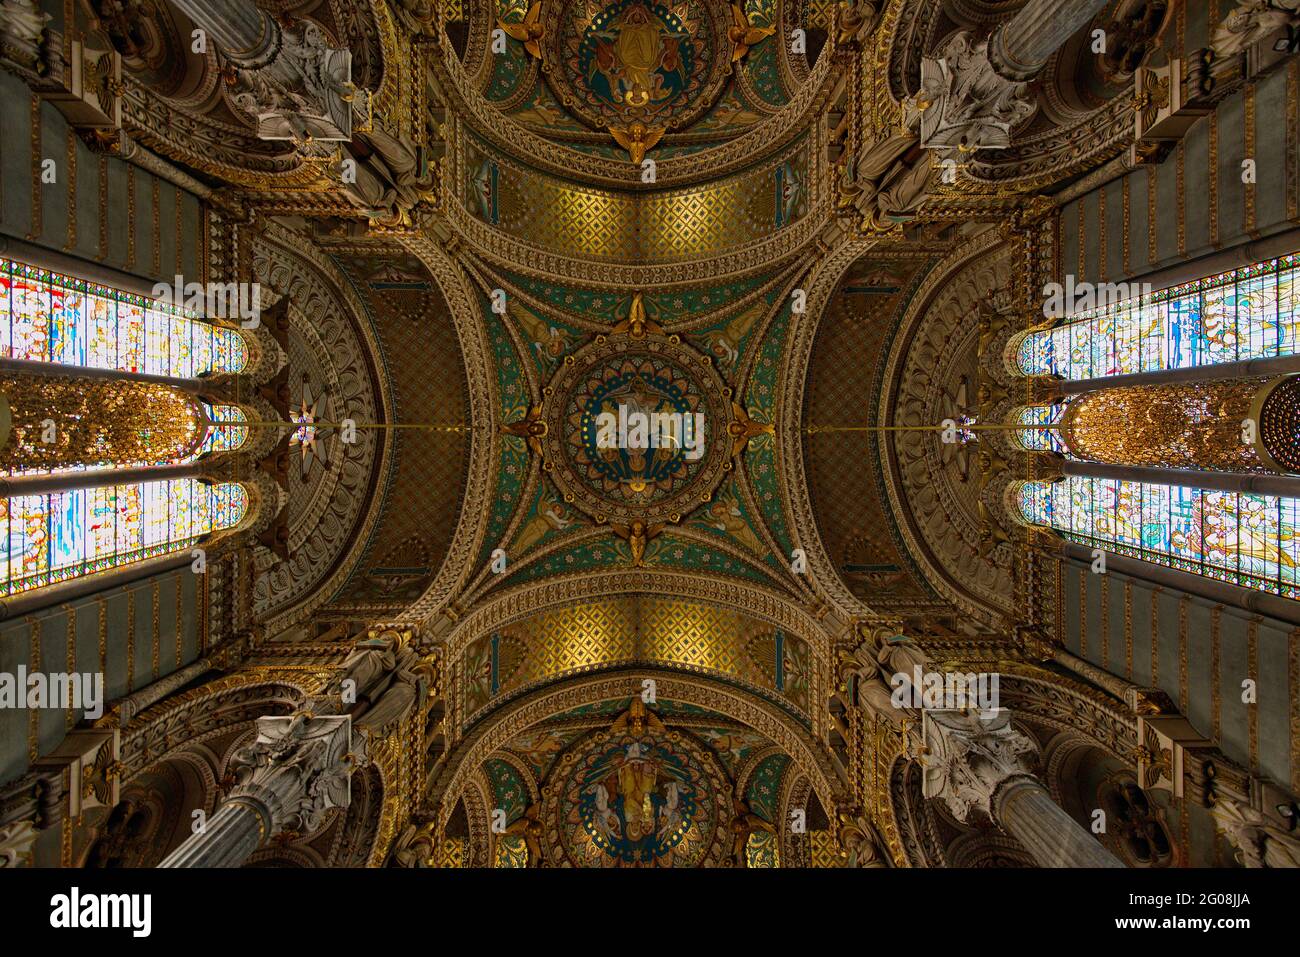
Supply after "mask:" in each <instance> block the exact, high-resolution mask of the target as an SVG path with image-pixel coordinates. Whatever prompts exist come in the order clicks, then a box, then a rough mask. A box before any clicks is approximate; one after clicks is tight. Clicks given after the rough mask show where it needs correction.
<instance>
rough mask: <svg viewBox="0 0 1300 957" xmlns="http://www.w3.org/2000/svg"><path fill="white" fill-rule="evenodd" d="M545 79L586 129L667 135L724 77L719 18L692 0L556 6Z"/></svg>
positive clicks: (703, 104) (702, 104) (703, 105)
mask: <svg viewBox="0 0 1300 957" xmlns="http://www.w3.org/2000/svg"><path fill="white" fill-rule="evenodd" d="M557 6H558V7H561V8H566V7H567V9H562V12H559V13H558V14H556V15H555V17H554V18H553V22H556V33H555V39H554V41H553V49H555V51H556V53H557V57H556V59H557V61H558V66H559V69H558V70H557V69H556V68H555V67H554V66H553V67H551V68H550V71H549V72H548V74H547V76H548V80H549V81H550V82H552V83H558V84H559V92H560V94H561V97H562V98H571V108H572V109H573V110H574V111H575V112H576V113H577V115H578V116H579V117H581V118H582V119H583V120H585V121H586V122H588V123H590V124H591V125H592V126H593V127H596V128H602V127H614V128H621V129H625V128H628V127H631V126H632V125H633V124H634V123H635V124H641V125H642V126H644V127H649V128H666V129H674V128H677V127H681V126H685V125H687V124H688V123H689V122H690V121H691V119H693V118H694V117H695V116H697V115H698V114H699V112H700V111H701V110H703V109H706V108H707V107H708V106H709V105H711V102H712V99H713V98H714V97H716V95H717V92H718V91H719V89H720V88H721V85H722V81H723V79H724V77H725V70H724V66H725V62H724V61H723V58H722V57H721V56H719V52H720V51H719V44H718V42H717V38H718V36H719V35H720V34H721V33H722V32H723V31H721V30H720V29H719V26H720V24H721V22H722V21H721V18H720V17H719V15H718V13H717V8H716V7H715V6H714V5H713V4H709V3H702V2H699V0H684V2H681V3H671V2H664V3H657V2H653V0H614V2H613V3H609V4H607V5H605V6H600V5H599V4H598V3H594V2H591V0H583V2H575V3H569V4H557Z"/></svg>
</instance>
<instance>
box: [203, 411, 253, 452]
mask: <svg viewBox="0 0 1300 957" xmlns="http://www.w3.org/2000/svg"><path fill="white" fill-rule="evenodd" d="M203 411H204V413H205V414H206V415H207V417H208V432H207V435H205V436H204V438H203V442H202V444H201V445H200V446H199V451H198V454H199V455H202V454H204V453H206V452H233V451H234V450H235V449H238V448H239V447H240V446H242V445H243V444H244V442H245V441H246V440H247V439H248V426H247V425H243V424H241V423H244V422H247V421H248V417H247V416H245V415H244V412H243V410H242V409H240V408H239V407H238V406H234V405H208V403H206V402H204V403H203Z"/></svg>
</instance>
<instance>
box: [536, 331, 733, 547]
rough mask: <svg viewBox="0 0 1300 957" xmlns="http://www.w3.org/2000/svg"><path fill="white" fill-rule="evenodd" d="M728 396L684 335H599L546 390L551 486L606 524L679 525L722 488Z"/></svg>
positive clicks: (726, 456)
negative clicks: (608, 522) (683, 518)
mask: <svg viewBox="0 0 1300 957" xmlns="http://www.w3.org/2000/svg"><path fill="white" fill-rule="evenodd" d="M728 394H729V392H728V390H727V388H726V385H725V384H724V383H723V381H722V379H721V378H720V377H719V376H718V374H717V372H716V371H715V370H714V368H713V366H712V364H711V363H710V361H709V360H708V358H707V357H706V356H704V355H702V354H700V353H698V352H696V351H695V350H694V349H692V348H690V347H689V346H686V345H684V344H682V343H681V342H680V341H679V340H678V339H677V337H676V336H670V337H666V336H662V335H656V334H646V335H643V336H642V337H641V338H634V337H632V336H630V335H626V336H625V335H616V336H611V337H605V336H598V337H597V338H596V339H595V340H594V341H593V342H592V343H591V344H590V345H588V346H586V347H585V348H583V349H581V350H579V351H578V352H577V353H575V354H574V355H573V356H572V357H570V358H568V359H566V360H565V362H564V364H563V365H562V366H561V367H560V371H559V372H558V373H556V376H555V378H554V379H553V380H552V382H551V384H550V386H549V387H548V388H547V391H546V400H545V402H544V412H543V416H544V418H545V421H546V435H545V438H544V440H543V441H544V454H545V457H546V461H547V467H548V468H549V469H550V475H551V478H552V480H553V481H554V482H555V484H556V486H557V487H558V488H559V490H560V492H561V493H562V494H563V495H564V496H565V501H568V502H572V503H573V504H575V505H576V506H577V507H579V508H581V509H582V510H583V511H585V512H587V513H588V514H590V515H592V516H593V517H595V518H596V519H597V521H602V522H603V521H610V522H613V523H615V524H623V525H630V524H631V523H632V522H633V521H636V520H638V519H639V520H641V521H643V522H645V523H646V524H653V523H656V522H676V521H678V520H680V518H681V516H682V515H684V514H686V513H687V512H689V511H691V510H692V509H694V508H696V507H697V506H699V505H701V504H702V503H703V502H705V501H707V500H708V499H709V498H710V496H711V495H712V493H713V490H714V489H715V488H716V487H717V486H718V484H719V483H720V482H721V480H722V475H723V472H724V471H725V469H726V466H727V463H728V460H729V454H728V449H729V444H730V439H729V437H728V435H727V426H728V423H729V415H730V407H729V405H728Z"/></svg>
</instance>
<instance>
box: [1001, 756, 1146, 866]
mask: <svg viewBox="0 0 1300 957" xmlns="http://www.w3.org/2000/svg"><path fill="white" fill-rule="evenodd" d="M993 818H994V820H995V821H996V822H997V823H998V825H999V826H1000V827H1001V828H1002V829H1003V830H1004V831H1006V832H1007V833H1008V834H1010V835H1011V836H1012V837H1014V838H1015V839H1016V840H1017V841H1019V842H1020V846H1021V847H1023V848H1024V849H1025V850H1026V851H1028V852H1029V853H1030V854H1031V855H1032V856H1033V858H1034V862H1035V863H1036V864H1038V866H1040V867H1123V866H1124V865H1123V864H1121V863H1120V862H1119V860H1118V859H1116V857H1115V855H1114V854H1112V853H1111V852H1110V851H1108V850H1106V848H1104V847H1103V846H1102V845H1101V843H1100V842H1098V841H1097V839H1096V838H1094V837H1093V836H1092V835H1091V834H1089V833H1088V832H1087V831H1085V830H1084V829H1083V828H1082V827H1080V826H1079V824H1078V822H1077V821H1075V820H1074V818H1072V817H1070V815H1068V814H1066V813H1065V811H1063V810H1062V809H1061V808H1060V807H1059V806H1058V805H1057V803H1056V802H1055V801H1053V800H1052V797H1051V795H1050V794H1048V793H1047V789H1046V788H1044V787H1043V786H1042V785H1041V784H1039V783H1038V781H1036V780H1035V779H1033V778H1030V777H1023V778H1016V779H1014V780H1012V781H1009V782H1008V783H1007V784H1005V785H1004V786H1003V787H1002V788H1000V789H999V791H998V794H997V795H996V797H995V798H994V803H993Z"/></svg>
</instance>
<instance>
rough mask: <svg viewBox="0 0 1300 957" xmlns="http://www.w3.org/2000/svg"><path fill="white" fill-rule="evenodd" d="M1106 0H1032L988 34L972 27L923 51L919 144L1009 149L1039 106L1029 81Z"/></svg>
mask: <svg viewBox="0 0 1300 957" xmlns="http://www.w3.org/2000/svg"><path fill="white" fill-rule="evenodd" d="M1106 3H1107V0H1029V5H1028V6H1026V7H1024V8H1023V9H1021V11H1020V12H1019V13H1017V14H1016V15H1015V17H1013V18H1012V19H1011V20H1010V21H1008V22H1007V23H1005V24H1003V26H1002V27H1000V28H999V29H998V30H997V32H996V33H994V34H993V36H992V37H991V38H990V39H987V40H985V39H982V38H981V37H979V36H977V35H975V34H973V33H971V32H970V31H967V30H961V31H958V32H957V33H954V34H953V35H952V36H950V37H949V38H948V39H947V41H946V42H945V44H944V46H943V47H942V48H941V49H939V50H938V51H937V52H936V54H935V55H933V56H927V57H922V59H921V91H920V93H919V94H918V96H917V97H916V98H915V100H914V101H912V105H913V107H914V108H915V109H916V110H917V111H918V112H919V114H920V135H921V145H922V146H923V147H925V148H926V149H930V150H935V151H937V152H938V153H939V155H940V156H941V157H944V158H960V157H962V156H964V155H965V154H967V153H972V152H974V151H975V150H988V149H1006V148H1007V147H1008V146H1010V145H1011V131H1012V130H1013V129H1014V128H1015V127H1016V126H1017V125H1018V124H1020V123H1021V122H1023V121H1024V120H1026V119H1027V118H1028V117H1029V116H1030V114H1032V113H1033V111H1034V99H1033V97H1032V96H1031V95H1030V93H1029V89H1028V81H1029V80H1031V79H1033V78H1034V76H1035V75H1036V74H1037V73H1038V72H1039V71H1040V70H1041V69H1042V68H1043V66H1044V65H1045V64H1046V63H1047V60H1048V58H1049V57H1050V56H1051V55H1052V53H1053V52H1055V51H1056V50H1057V49H1058V48H1060V46H1061V44H1063V43H1064V42H1065V41H1066V40H1068V39H1069V38H1070V37H1071V36H1073V35H1074V33H1075V31H1077V30H1078V29H1079V28H1080V27H1082V26H1083V25H1084V24H1085V23H1087V22H1088V21H1089V20H1090V19H1091V18H1092V17H1093V16H1095V15H1096V13H1097V12H1098V11H1099V10H1101V9H1102V8H1104V7H1105V6H1106Z"/></svg>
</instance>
